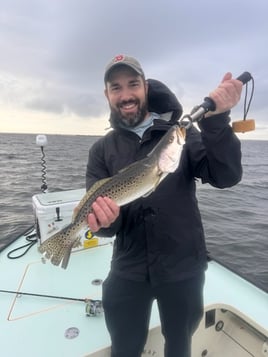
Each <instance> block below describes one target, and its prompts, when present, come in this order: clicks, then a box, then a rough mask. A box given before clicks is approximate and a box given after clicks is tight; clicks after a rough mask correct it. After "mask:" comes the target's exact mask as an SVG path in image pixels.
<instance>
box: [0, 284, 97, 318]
mask: <svg viewBox="0 0 268 357" xmlns="http://www.w3.org/2000/svg"><path fill="white" fill-rule="evenodd" d="M0 293H6V294H14V295H18V296H20V295H22V296H23V295H25V296H34V297H39V298H48V299H59V300H68V301H80V302H84V303H85V304H86V314H87V316H98V315H100V314H101V313H102V312H103V308H102V301H101V300H93V299H90V298H74V297H68V296H58V295H47V294H37V293H28V292H22V291H15V290H2V289H0Z"/></svg>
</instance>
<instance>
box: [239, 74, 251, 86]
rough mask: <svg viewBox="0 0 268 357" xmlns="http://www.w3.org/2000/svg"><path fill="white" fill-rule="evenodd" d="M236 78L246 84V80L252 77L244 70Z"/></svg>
mask: <svg viewBox="0 0 268 357" xmlns="http://www.w3.org/2000/svg"><path fill="white" fill-rule="evenodd" d="M236 79H238V80H239V81H241V82H242V83H243V84H246V83H247V82H249V81H250V80H251V79H252V76H251V74H250V73H249V72H244V73H242V74H240V76H238V77H237V78H236Z"/></svg>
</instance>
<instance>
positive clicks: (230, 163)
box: [86, 80, 242, 285]
mask: <svg viewBox="0 0 268 357" xmlns="http://www.w3.org/2000/svg"><path fill="white" fill-rule="evenodd" d="M148 82H149V92H148V103H149V110H150V111H154V112H157V113H160V115H161V118H165V119H156V120H154V124H153V126H151V127H150V128H148V129H147V130H146V131H145V133H144V134H143V137H142V139H140V137H139V136H138V135H136V134H135V133H133V132H130V131H128V130H125V129H122V128H119V127H118V126H117V123H116V122H112V123H111V124H112V127H113V128H114V129H113V130H112V131H110V132H109V133H108V134H106V135H105V136H104V137H102V138H101V139H100V140H99V141H97V142H96V143H95V144H93V146H92V147H91V149H90V151H89V159H88V164H87V173H86V186H87V189H88V188H89V187H91V186H92V184H93V183H94V182H96V181H97V180H99V179H101V178H104V177H109V176H112V175H114V174H116V173H117V172H118V171H119V170H120V169H122V168H124V167H126V166H127V165H129V164H131V163H132V162H134V161H136V160H140V159H142V158H144V157H145V156H146V154H148V153H149V152H150V151H151V150H152V149H153V147H154V146H155V145H156V144H157V142H158V141H159V140H160V139H161V137H162V136H163V135H164V134H165V133H166V131H167V130H168V129H169V128H170V126H171V125H173V124H174V122H175V121H176V120H177V119H178V118H179V116H180V115H181V113H182V108H181V105H180V104H179V102H178V101H177V99H176V97H175V96H174V94H173V93H171V92H170V90H169V89H168V88H167V87H166V86H165V85H164V84H163V83H161V82H159V81H156V80H148ZM166 112H167V113H170V114H171V116H170V120H166V117H167V114H166ZM229 122H230V118H229V113H223V114H219V115H215V116H213V117H209V118H204V119H202V120H201V121H200V122H199V127H200V131H199V130H197V129H196V128H195V127H194V126H192V127H191V128H190V129H187V136H186V144H185V145H184V149H183V152H182V156H181V162H180V166H179V168H178V169H177V170H176V171H175V172H174V173H172V174H169V175H168V176H167V177H166V178H165V180H163V181H162V182H161V183H160V185H159V186H158V187H157V189H156V191H155V192H153V193H152V194H151V195H149V196H148V197H144V198H140V199H137V200H136V201H134V202H132V203H130V204H128V205H126V206H124V207H121V210H120V216H119V218H118V219H117V221H116V222H115V223H113V224H112V225H111V227H109V228H107V229H101V230H100V231H99V232H98V235H99V236H113V235H116V239H115V242H114V250H113V257H112V262H111V269H112V271H113V272H114V273H115V274H118V275H119V276H121V277H123V278H126V279H131V280H135V281H145V280H147V281H150V282H151V284H152V285H158V284H161V283H166V282H174V281H179V280H183V279H187V278H191V277H193V276H195V275H196V274H198V273H200V272H202V271H204V270H205V269H206V266H207V255H206V246H205V237H204V231H203V226H202V222H201V216H200V212H199V209H198V203H197V199H196V195H195V193H196V185H195V183H196V179H198V178H200V179H201V180H202V182H203V183H209V184H211V185H212V186H215V187H217V188H225V187H230V186H233V185H235V184H236V183H238V182H239V181H240V179H241V176H242V167H241V150H240V141H239V140H238V139H237V137H236V136H235V134H234V133H233V131H232V128H231V127H230V125H229Z"/></svg>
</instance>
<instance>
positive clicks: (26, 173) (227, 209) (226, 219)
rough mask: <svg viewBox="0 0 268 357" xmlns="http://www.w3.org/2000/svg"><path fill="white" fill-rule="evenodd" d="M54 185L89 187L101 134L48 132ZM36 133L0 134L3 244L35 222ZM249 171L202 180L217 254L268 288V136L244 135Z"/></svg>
mask: <svg viewBox="0 0 268 357" xmlns="http://www.w3.org/2000/svg"><path fill="white" fill-rule="evenodd" d="M47 138H48V146H46V147H45V160H46V165H47V175H46V177H47V184H48V188H49V191H58V190H70V189H78V188H83V187H85V171H86V163H87V156H88V149H89V147H90V146H91V145H92V143H93V142H94V141H96V140H97V139H98V137H93V136H66V135H64V136H63V135H62V136H61V135H48V136H47ZM35 139H36V136H35V135H32V134H0V163H1V164H0V165H1V166H0V167H1V170H0V218H1V219H0V248H1V242H4V241H5V240H6V239H7V238H9V237H16V236H18V235H19V234H20V233H21V232H23V231H24V230H26V229H27V228H28V227H29V226H31V225H33V223H34V221H33V214H32V202H31V198H32V196H33V195H34V194H36V193H40V192H41V189H40V188H41V185H42V182H41V150H40V147H38V146H37V145H36V144H35ZM242 152H243V168H244V175H243V179H242V182H241V183H239V184H238V185H236V186H235V187H233V188H231V189H224V190H219V189H215V188H212V187H210V186H209V185H201V184H200V183H198V184H197V186H198V190H197V191H198V193H197V195H198V200H199V206H200V209H201V214H202V217H203V223H204V227H205V231H206V237H207V247H208V250H209V252H210V253H211V255H212V256H213V257H216V258H217V259H220V260H221V261H223V262H224V263H225V264H226V265H228V266H230V267H231V268H232V269H234V270H236V271H239V272H240V273H241V274H243V275H245V276H246V277H247V278H249V279H250V280H252V281H254V282H255V283H256V284H257V285H259V286H261V287H263V288H264V289H266V290H268V220H267V210H268V195H267V192H268V155H267V153H268V141H242Z"/></svg>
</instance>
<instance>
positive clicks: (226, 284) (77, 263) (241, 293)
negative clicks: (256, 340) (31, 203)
mask: <svg viewBox="0 0 268 357" xmlns="http://www.w3.org/2000/svg"><path fill="white" fill-rule="evenodd" d="M24 240H25V238H24V237H22V238H20V239H18V240H17V241H16V242H14V243H13V244H12V245H11V246H9V247H8V248H7V249H6V250H4V251H3V252H2V253H1V254H0V265H1V274H0V290H2V292H1V294H0V340H1V355H2V356H8V357H15V356H16V357H17V356H28V357H36V356H38V357H48V356H49V357H54V356H55V357H56V356H64V357H83V356H90V355H92V356H93V354H94V355H96V356H97V355H98V353H97V351H99V350H102V349H105V348H107V347H108V346H109V345H110V339H109V335H108V333H107V331H106V328H105V323H104V317H103V315H100V316H94V317H92V316H91V317H89V316H87V314H86V307H87V308H88V305H87V304H86V302H85V301H83V299H88V298H90V299H96V300H101V285H98V283H99V282H100V281H101V280H103V279H105V277H106V275H107V272H108V270H109V265H110V258H111V253H112V245H111V244H107V245H104V246H99V247H95V248H91V249H87V250H81V251H75V252H73V253H72V256H71V259H70V263H69V266H68V269H67V270H64V269H61V268H58V267H55V266H53V265H52V264H51V263H50V262H47V263H46V264H44V263H43V262H42V259H41V255H40V254H39V253H38V251H37V247H36V246H34V247H33V248H32V249H31V250H30V251H29V252H28V253H27V254H26V255H25V256H23V257H21V258H19V259H15V260H11V259H8V258H7V253H8V252H9V251H10V250H11V249H14V248H16V247H19V246H21V245H23V243H24ZM3 290H6V291H8V290H10V291H15V292H18V294H15V293H7V292H3ZM20 292H21V293H33V294H39V295H50V296H54V298H52V297H41V296H31V295H23V294H19V293H20ZM56 297H64V298H65V297H68V298H72V299H73V300H68V299H58V298H56ZM74 299H80V300H81V301H80V300H77V301H76V300H74ZM219 305H220V306H223V307H224V308H226V309H227V310H229V311H232V312H234V313H236V312H238V313H239V314H240V316H243V319H244V320H245V321H246V322H248V323H249V324H250V325H251V326H253V327H254V328H256V330H258V331H259V332H260V333H261V334H262V335H263V336H266V338H267V340H268V294H267V293H266V292H264V291H262V290H260V289H258V288H257V287H255V286H253V285H252V284H251V283H249V282H247V281H245V280H244V279H242V278H240V277H239V276H237V275H236V274H234V273H232V272H230V271H229V270H228V269H226V268H224V267H223V266H221V265H220V264H218V263H216V262H215V261H211V262H209V268H208V270H207V273H206V285H205V306H206V308H210V309H211V308H213V307H214V306H219ZM157 326H159V316H158V312H157V308H156V305H154V306H153V313H152V317H151V323H150V328H151V329H154V328H157ZM94 352H96V354H95V353H94ZM107 356H108V354H107ZM145 356H146V353H145ZM157 356H160V355H157Z"/></svg>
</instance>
